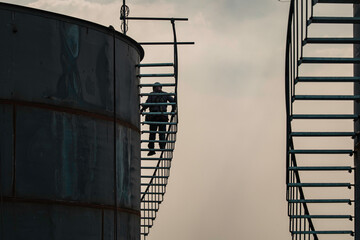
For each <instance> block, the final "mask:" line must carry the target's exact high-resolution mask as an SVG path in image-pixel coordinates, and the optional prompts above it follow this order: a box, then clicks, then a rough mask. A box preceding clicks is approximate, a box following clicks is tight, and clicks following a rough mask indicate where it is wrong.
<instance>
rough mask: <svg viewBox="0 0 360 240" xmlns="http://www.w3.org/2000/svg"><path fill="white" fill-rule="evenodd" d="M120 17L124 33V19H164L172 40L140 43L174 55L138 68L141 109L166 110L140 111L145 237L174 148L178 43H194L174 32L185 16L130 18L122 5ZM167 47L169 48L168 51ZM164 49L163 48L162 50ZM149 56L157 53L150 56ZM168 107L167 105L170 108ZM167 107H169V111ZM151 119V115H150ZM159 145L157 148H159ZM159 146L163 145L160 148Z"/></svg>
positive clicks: (164, 185) (176, 125) (163, 188)
mask: <svg viewBox="0 0 360 240" xmlns="http://www.w3.org/2000/svg"><path fill="white" fill-rule="evenodd" d="M120 13H121V17H120V19H121V20H123V23H122V30H123V32H124V33H125V34H126V32H127V30H128V29H127V22H128V21H129V20H140V21H157V22H163V21H167V22H169V23H171V28H172V33H173V41H172V42H159V41H157V42H139V44H140V45H141V46H142V47H143V48H144V50H145V53H146V52H147V50H149V48H158V49H156V51H155V52H158V53H162V51H172V52H173V54H172V55H173V58H172V59H170V60H169V61H167V62H163V61H162V62H160V61H159V62H146V63H143V62H142V63H141V64H139V65H138V66H136V67H137V68H139V75H138V78H139V93H140V108H143V107H149V106H156V105H165V106H166V108H167V111H166V112H146V111H144V112H141V113H140V118H141V122H140V123H141V202H140V210H141V232H140V233H141V239H143V240H145V239H146V238H147V236H148V235H149V233H150V229H151V227H152V226H153V225H154V221H155V219H156V216H157V213H158V211H159V208H160V204H161V203H162V202H163V201H164V195H165V193H166V186H167V184H168V180H169V176H170V168H171V162H172V159H173V152H174V149H175V142H176V134H177V131H178V109H179V108H178V106H177V105H178V91H177V89H178V46H179V45H191V44H194V42H178V41H177V35H176V26H175V23H176V22H177V21H187V20H188V19H187V18H158V17H129V16H128V15H129V8H128V7H127V6H126V5H125V1H124V5H123V6H122V8H121V11H120ZM169 47H170V50H169ZM164 48H165V49H164ZM151 57H152V59H153V58H156V56H151ZM155 82H159V83H160V84H161V86H162V90H163V92H161V93H156V92H153V91H152V89H153V87H154V86H155V85H156V84H155ZM159 95H162V96H170V97H172V98H173V99H175V103H174V102H167V103H147V102H146V100H147V98H148V97H149V96H159ZM169 106H170V107H171V108H170V107H169ZM169 109H172V110H171V111H169ZM149 115H166V116H167V117H168V119H169V121H168V122H155V121H149V120H146V116H149ZM150 119H151V118H150ZM151 124H156V125H165V126H166V128H165V129H166V130H165V131H160V130H157V131H151V130H150V127H149V126H150V125H151ZM151 133H155V134H156V135H158V134H160V133H161V134H165V140H159V137H158V136H157V138H156V140H149V134H151ZM150 142H152V143H154V146H155V147H154V148H151V149H150V148H149V147H148V145H149V143H150ZM158 146H159V147H158ZM160 146H165V147H162V148H160ZM150 151H152V152H155V155H151V156H148V152H150Z"/></svg>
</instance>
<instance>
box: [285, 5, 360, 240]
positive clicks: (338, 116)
mask: <svg viewBox="0 0 360 240" xmlns="http://www.w3.org/2000/svg"><path fill="white" fill-rule="evenodd" d="M357 3H360V1H359V0H291V1H290V12H289V21H288V31H287V40H286V68H285V71H286V72H285V86H286V92H285V94H286V111H287V138H286V156H287V158H286V168H287V175H286V186H287V192H286V194H287V201H288V216H289V218H290V224H289V231H290V233H291V236H292V239H315V240H317V239H353V238H354V236H355V225H354V221H353V220H354V218H355V216H354V215H355V207H354V205H355V204H354V201H355V200H354V198H355V193H354V188H355V174H354V172H355V171H354V170H355V167H354V159H353V155H354V153H355V152H354V139H355V138H357V137H358V134H357V133H356V132H355V131H354V121H355V122H356V121H358V117H359V116H358V115H356V114H354V110H353V104H354V101H359V100H360V96H359V95H354V93H353V85H354V83H356V82H359V81H360V78H359V77H354V76H353V70H352V67H353V65H352V64H356V63H359V62H360V59H357V58H354V57H352V56H350V57H348V56H346V55H349V54H351V55H352V51H353V50H352V47H353V44H357V43H359V42H360V39H356V38H354V37H353V36H348V33H346V31H347V30H346V29H349V30H351V31H348V32H351V35H352V27H353V24H355V23H359V22H360V21H359V20H360V19H359V18H355V17H352V7H353V5H352V4H357ZM329 12H330V14H329ZM345 12H347V13H349V14H350V15H351V16H347V17H344V16H339V14H340V15H341V14H343V13H345ZM325 14H326V16H325ZM328 14H329V15H330V16H329V15H328ZM339 32H340V33H339ZM339 34H344V35H345V34H346V35H347V37H344V36H343V35H341V36H340V35H339ZM345 56H346V57H345Z"/></svg>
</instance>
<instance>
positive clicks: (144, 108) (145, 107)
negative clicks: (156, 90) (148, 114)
mask: <svg viewBox="0 0 360 240" xmlns="http://www.w3.org/2000/svg"><path fill="white" fill-rule="evenodd" d="M150 97H151V96H148V98H147V99H146V102H145V103H149V102H151V99H150ZM148 107H149V106H143V107H142V108H141V109H140V113H142V112H144V111H146V109H147V108H148Z"/></svg>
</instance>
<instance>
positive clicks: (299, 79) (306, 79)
mask: <svg viewBox="0 0 360 240" xmlns="http://www.w3.org/2000/svg"><path fill="white" fill-rule="evenodd" d="M295 81H296V82H358V81H360V77H297V78H296V80H295Z"/></svg>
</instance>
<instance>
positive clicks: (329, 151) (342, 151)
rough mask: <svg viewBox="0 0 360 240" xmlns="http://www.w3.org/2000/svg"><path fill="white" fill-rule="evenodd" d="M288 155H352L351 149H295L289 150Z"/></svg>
mask: <svg viewBox="0 0 360 240" xmlns="http://www.w3.org/2000/svg"><path fill="white" fill-rule="evenodd" d="M289 153H314V154H317V153H318V154H321V153H324V154H353V150H351V149H337V150H335V149H297V150H294V149H292V150H289Z"/></svg>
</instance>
